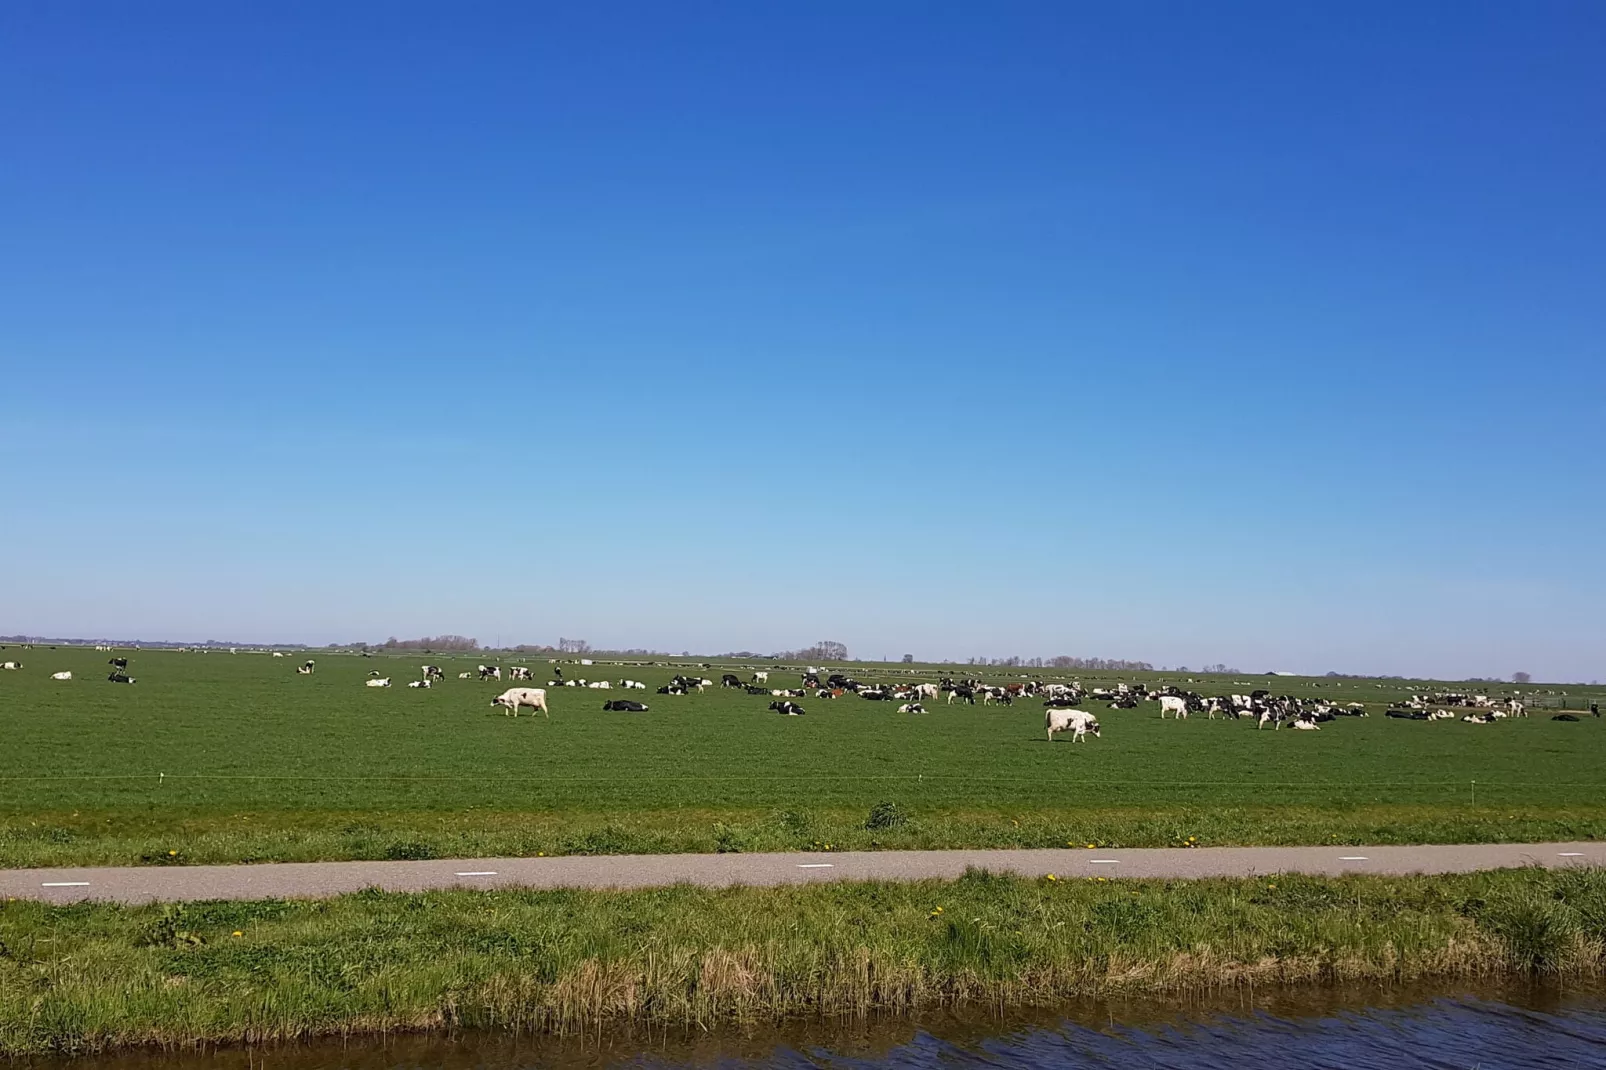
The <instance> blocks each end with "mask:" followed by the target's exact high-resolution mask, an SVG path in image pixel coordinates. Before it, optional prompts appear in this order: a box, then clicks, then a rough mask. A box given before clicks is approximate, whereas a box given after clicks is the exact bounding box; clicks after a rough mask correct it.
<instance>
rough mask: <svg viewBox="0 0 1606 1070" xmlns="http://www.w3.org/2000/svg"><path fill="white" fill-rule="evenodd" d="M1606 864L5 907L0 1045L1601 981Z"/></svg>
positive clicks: (63, 1046) (681, 1022)
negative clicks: (1378, 985) (1304, 987)
mask: <svg viewBox="0 0 1606 1070" xmlns="http://www.w3.org/2000/svg"><path fill="white" fill-rule="evenodd" d="M1603 946H1606V872H1602V871H1598V870H1570V871H1547V870H1506V871H1500V872H1493V873H1479V874H1466V875H1458V876H1445V877H1431V878H1429V877H1416V878H1385V877H1346V878H1340V879H1321V878H1310V877H1298V876H1280V877H1272V878H1266V879H1258V880H1209V881H1198V882H1185V881H1125V880H1122V881H1106V880H1103V879H1099V880H1091V879H1090V880H1085V881H1055V880H1053V879H1041V880H1025V879H1020V878H1015V877H1001V876H994V875H989V874H986V873H979V872H977V873H972V874H970V875H967V876H966V877H964V878H962V879H960V880H957V881H950V882H937V881H928V882H918V883H909V884H888V883H864V884H832V885H814V886H801V887H791V888H766V889H751V888H744V889H728V890H709V889H698V888H691V887H675V888H668V889H659V890H652V891H639V892H580V891H558V892H552V891H548V892H439V893H426V894H418V895H401V894H385V893H377V892H367V893H360V894H357V895H352V896H346V897H343V898H340V899H333V900H320V901H261V902H214V903H199V904H190V905H188V906H185V907H174V906H168V907H118V906H110V905H101V904H84V905H77V906H71V907H48V906H45V905H42V904H38V903H32V902H19V901H12V902H8V903H6V904H4V906H3V909H0V1054H5V1055H20V1054H27V1053H43V1052H94V1051H100V1050H105V1049H108V1048H115V1047H121V1046H130V1045H143V1044H159V1045H192V1044H202V1043H210V1042H228V1041H253V1042H256V1041H274V1040H288V1039H297V1038H307V1037H312V1036H318V1035H329V1034H352V1033H363V1032H379V1031H394V1030H430V1029H449V1028H454V1027H489V1028H499V1029H512V1030H519V1031H528V1032H555V1033H562V1032H570V1031H577V1030H582V1029H590V1028H600V1027H602V1026H604V1025H607V1024H609V1023H624V1022H634V1023H643V1024H664V1025H671V1024H672V1025H677V1026H686V1025H702V1026H708V1025H715V1024H720V1023H728V1022H736V1021H743V1020H756V1019H765V1018H769V1019H773V1018H780V1017H785V1016H800V1015H837V1014H861V1013H866V1012H871V1011H909V1010H915V1009H919V1008H922V1007H932V1006H937V1005H944V1004H948V1005H955V1004H965V1003H978V1002H980V1003H987V1004H992V1005H1006V1004H1020V1005H1025V1004H1031V1003H1045V1002H1048V1001H1055V1000H1063V999H1065V998H1068V997H1072V996H1079V995H1109V994H1116V993H1123V992H1125V993H1135V992H1156V991H1180V990H1190V989H1192V990H1202V989H1212V988H1219V987H1223V986H1232V985H1241V984H1246V983H1255V984H1278V983H1280V984H1288V983H1296V984H1297V983H1315V982H1328V981H1349V982H1354V981H1363V982H1364V981H1376V982H1404V981H1423V980H1434V979H1469V978H1477V977H1483V978H1489V977H1495V976H1499V975H1504V974H1509V973H1513V972H1516V973H1541V974H1547V975H1553V976H1560V977H1570V978H1578V979H1582V978H1586V977H1597V976H1599V975H1600V974H1601V972H1602V970H1603V966H1606V960H1603Z"/></svg>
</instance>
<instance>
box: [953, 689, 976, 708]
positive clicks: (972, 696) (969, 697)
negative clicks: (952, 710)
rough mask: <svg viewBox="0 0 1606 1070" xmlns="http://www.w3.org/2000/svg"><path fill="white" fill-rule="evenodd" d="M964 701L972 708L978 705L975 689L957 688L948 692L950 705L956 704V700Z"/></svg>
mask: <svg viewBox="0 0 1606 1070" xmlns="http://www.w3.org/2000/svg"><path fill="white" fill-rule="evenodd" d="M956 698H958V699H963V700H964V701H966V702H968V703H970V704H971V705H972V706H974V705H975V704H976V689H975V688H973V687H956V688H954V689H953V690H952V691H949V692H948V705H950V706H952V705H953V704H954V699H956Z"/></svg>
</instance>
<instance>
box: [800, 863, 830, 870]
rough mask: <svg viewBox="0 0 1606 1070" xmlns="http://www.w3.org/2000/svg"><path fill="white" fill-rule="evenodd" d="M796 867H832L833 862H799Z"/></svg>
mask: <svg viewBox="0 0 1606 1070" xmlns="http://www.w3.org/2000/svg"><path fill="white" fill-rule="evenodd" d="M797 868H798V869H834V868H836V863H835V862H799V863H798V865H797Z"/></svg>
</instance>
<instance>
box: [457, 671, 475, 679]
mask: <svg viewBox="0 0 1606 1070" xmlns="http://www.w3.org/2000/svg"><path fill="white" fill-rule="evenodd" d="M457 678H458V679H459V680H472V679H473V678H474V674H473V673H471V672H460V673H458V674H457Z"/></svg>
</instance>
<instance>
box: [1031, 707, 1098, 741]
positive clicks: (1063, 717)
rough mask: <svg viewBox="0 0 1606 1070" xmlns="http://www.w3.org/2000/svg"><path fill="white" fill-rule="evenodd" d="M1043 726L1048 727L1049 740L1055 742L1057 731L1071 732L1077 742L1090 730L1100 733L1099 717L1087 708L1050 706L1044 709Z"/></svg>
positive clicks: (1072, 739)
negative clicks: (1071, 708) (1068, 708)
mask: <svg viewBox="0 0 1606 1070" xmlns="http://www.w3.org/2000/svg"><path fill="white" fill-rule="evenodd" d="M1043 727H1044V728H1046V729H1048V741H1049V742H1050V743H1052V742H1054V733H1055V732H1066V731H1069V732H1070V733H1071V742H1072V743H1077V742H1080V741H1081V740H1082V737H1084V736H1086V735H1087V734H1088V733H1089V732H1091V733H1093V734H1094V735H1095V736H1097V735H1098V734H1099V719H1098V718H1097V717H1095V716H1093V715H1092V714H1091V713H1089V712H1088V711H1087V710H1067V709H1055V708H1053V707H1050V708H1049V709H1047V710H1044V711H1043Z"/></svg>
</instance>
